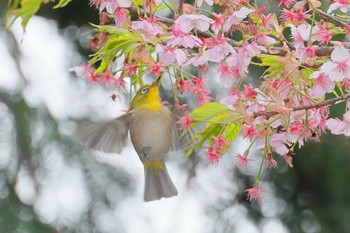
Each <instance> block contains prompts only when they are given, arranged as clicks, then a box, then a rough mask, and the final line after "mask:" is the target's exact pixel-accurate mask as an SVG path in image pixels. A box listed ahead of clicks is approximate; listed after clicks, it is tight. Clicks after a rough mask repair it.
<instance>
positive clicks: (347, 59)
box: [320, 46, 350, 82]
mask: <svg viewBox="0 0 350 233" xmlns="http://www.w3.org/2000/svg"><path fill="white" fill-rule="evenodd" d="M320 71H322V72H324V73H325V74H326V75H328V77H329V79H330V80H331V81H335V82H339V81H343V79H345V78H349V77H350V53H349V51H348V50H347V49H345V48H344V47H343V46H340V47H336V48H335V49H334V50H333V52H332V54H331V61H327V62H326V63H324V64H323V65H322V66H321V69H320Z"/></svg>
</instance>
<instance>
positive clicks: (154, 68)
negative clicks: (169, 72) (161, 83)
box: [149, 62, 165, 77]
mask: <svg viewBox="0 0 350 233" xmlns="http://www.w3.org/2000/svg"><path fill="white" fill-rule="evenodd" d="M164 71H165V70H164V68H163V67H162V63H161V62H157V63H154V62H152V63H151V67H150V69H149V73H150V74H154V75H155V76H157V77H158V76H159V73H161V72H164Z"/></svg>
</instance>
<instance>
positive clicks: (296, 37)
mask: <svg viewBox="0 0 350 233" xmlns="http://www.w3.org/2000/svg"><path fill="white" fill-rule="evenodd" d="M290 29H291V33H292V37H293V41H294V43H296V44H297V45H299V44H304V41H308V39H309V36H310V31H311V25H309V24H301V25H300V26H298V27H295V26H294V25H290Z"/></svg>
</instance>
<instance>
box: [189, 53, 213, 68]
mask: <svg viewBox="0 0 350 233" xmlns="http://www.w3.org/2000/svg"><path fill="white" fill-rule="evenodd" d="M209 60H210V54H209V51H208V50H205V51H204V52H203V53H202V54H199V55H197V56H194V57H192V58H190V59H189V60H188V61H187V62H186V63H185V65H190V64H192V65H193V66H201V65H204V64H205V63H207V62H208V61H209Z"/></svg>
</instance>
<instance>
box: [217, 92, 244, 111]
mask: <svg viewBox="0 0 350 233" xmlns="http://www.w3.org/2000/svg"><path fill="white" fill-rule="evenodd" d="M239 98H240V95H239V94H238V93H237V91H235V90H234V91H231V92H230V93H229V94H228V95H227V96H226V97H224V98H222V99H221V100H220V103H221V104H224V105H227V106H232V108H233V107H234V106H235V104H236V102H237V100H238V99H239Z"/></svg>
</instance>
